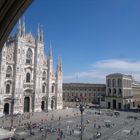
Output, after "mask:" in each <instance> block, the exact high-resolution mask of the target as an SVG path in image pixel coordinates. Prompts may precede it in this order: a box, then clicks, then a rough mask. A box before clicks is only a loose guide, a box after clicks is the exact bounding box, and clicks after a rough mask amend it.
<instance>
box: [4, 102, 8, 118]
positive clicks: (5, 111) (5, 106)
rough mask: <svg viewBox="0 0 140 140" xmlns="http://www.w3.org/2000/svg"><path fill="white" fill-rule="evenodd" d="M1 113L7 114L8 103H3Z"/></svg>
mask: <svg viewBox="0 0 140 140" xmlns="http://www.w3.org/2000/svg"><path fill="white" fill-rule="evenodd" d="M3 113H4V114H5V115H7V114H9V104H8V103H5V104H4V111H3Z"/></svg>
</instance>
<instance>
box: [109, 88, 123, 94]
mask: <svg viewBox="0 0 140 140" xmlns="http://www.w3.org/2000/svg"><path fill="white" fill-rule="evenodd" d="M107 93H108V96H117V95H118V96H122V89H118V90H116V88H113V89H111V88H108V92H107Z"/></svg>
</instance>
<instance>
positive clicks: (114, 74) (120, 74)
mask: <svg viewBox="0 0 140 140" xmlns="http://www.w3.org/2000/svg"><path fill="white" fill-rule="evenodd" d="M110 76H126V77H130V78H132V75H126V74H123V73H112V74H109V75H107V76H106V77H110Z"/></svg>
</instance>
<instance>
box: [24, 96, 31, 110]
mask: <svg viewBox="0 0 140 140" xmlns="http://www.w3.org/2000/svg"><path fill="white" fill-rule="evenodd" d="M24 112H30V98H29V97H25V98H24Z"/></svg>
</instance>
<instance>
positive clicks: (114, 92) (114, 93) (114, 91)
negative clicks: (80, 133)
mask: <svg viewBox="0 0 140 140" xmlns="http://www.w3.org/2000/svg"><path fill="white" fill-rule="evenodd" d="M113 95H114V96H116V89H115V88H114V89H113Z"/></svg>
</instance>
